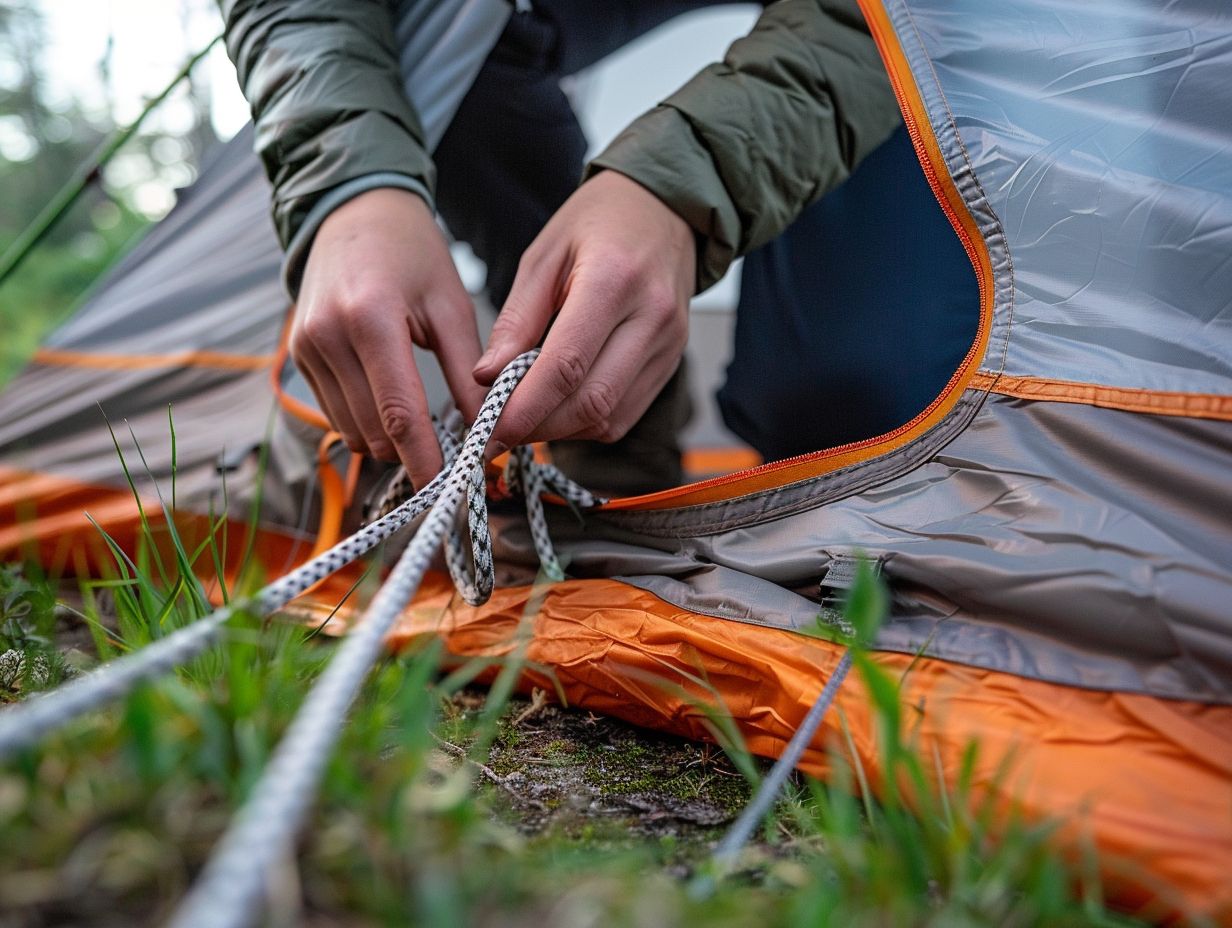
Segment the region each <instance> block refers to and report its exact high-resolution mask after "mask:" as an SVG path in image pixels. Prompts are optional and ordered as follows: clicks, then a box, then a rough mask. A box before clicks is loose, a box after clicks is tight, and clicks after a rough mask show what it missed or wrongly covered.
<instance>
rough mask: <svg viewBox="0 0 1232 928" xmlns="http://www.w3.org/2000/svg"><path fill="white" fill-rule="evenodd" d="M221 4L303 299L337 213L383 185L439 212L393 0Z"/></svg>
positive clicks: (289, 279) (293, 279)
mask: <svg viewBox="0 0 1232 928" xmlns="http://www.w3.org/2000/svg"><path fill="white" fill-rule="evenodd" d="M221 5H222V10H223V16H224V18H225V20H226V41H227V51H228V53H229V54H230V56H231V60H232V61H233V62H235V67H236V70H237V72H238V75H239V81H240V87H241V88H242V90H243V91H244V96H245V97H246V98H247V99H248V102H249V105H250V106H251V108H252V115H253V121H254V122H255V124H256V149H257V154H258V155H260V157H261V161H262V163H263V164H264V165H265V171H266V174H267V175H268V176H269V179H270V181H271V183H272V184H273V187H274V191H273V216H274V226H275V228H276V229H277V231H278V237H279V239H280V240H281V242H282V245H283V247H284V248H286V249H287V262H286V266H285V271H284V275H285V279H286V283H287V286H288V289H289V290H290V291H291V292H292V293H294V292H295V291H296V290H297V289H298V285H299V279H300V276H301V274H302V272H303V265H304V261H305V260H306V259H307V254H308V248H309V247H310V245H311V243H312V237H313V235H315V233H316V229H317V227H318V226H319V225H320V223H321V221H322V220H324V218H325V217H326V216H327V215H328V214H329V213H330V211H332V210H333V209H334V208H336V207H337V206H339V205H341V203H342V202H344V201H345V200H347V199H350V198H351V197H353V196H355V195H357V194H358V193H361V192H363V191H364V190H367V189H371V188H373V187H378V186H380V187H402V188H404V189H407V190H410V191H412V192H414V193H417V194H419V195H420V196H422V197H423V198H424V199H425V200H427V201H428V203H429V205H431V204H432V190H433V184H434V181H435V175H434V169H433V166H432V159H431V158H430V156H429V155H428V152H427V151H426V150H425V147H424V142H423V131H422V129H421V127H420V123H419V118H418V117H417V115H416V114H415V111H414V109H413V108H412V107H411V104H410V102H409V101H408V100H407V97H406V93H405V91H404V89H403V86H402V77H401V74H400V72H399V68H398V56H397V52H396V50H395V47H394V36H393V20H392V15H393V14H392V12H391V10H390V8H389V4H388V3H385V2H381V0H282V2H276V0H222V4H221Z"/></svg>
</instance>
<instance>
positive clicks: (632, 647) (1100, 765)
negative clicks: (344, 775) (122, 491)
mask: <svg viewBox="0 0 1232 928" xmlns="http://www.w3.org/2000/svg"><path fill="white" fill-rule="evenodd" d="M539 597H542V604H539V603H538V602H536V600H537V599H538V598H539ZM532 603H534V605H533V606H532V605H531V604H532ZM528 631H529V633H530V639H529V642H528V643H527V650H526V652H525V659H526V661H527V664H528V667H529V668H531V669H528V670H527V671H526V680H525V685H528V686H529V685H535V686H540V687H543V688H544V689H546V690H547V691H548V692H549V693H553V692H554V693H556V694H558V696H559V697H561V698H564V699H565V700H567V701H568V703H569V704H571V705H574V706H577V707H579V708H583V709H591V710H594V711H598V712H604V713H607V714H611V715H615V716H617V717H619V718H623V719H625V720H627V721H630V722H632V723H634V724H638V725H644V726H648V727H652V728H657V729H660V730H666V731H671V732H675V733H677V734H680V735H684V736H686V737H691V738H710V737H712V733H711V731H710V729H709V727H708V724H707V718H706V715H705V713H704V712H703V711H702V707H714V708H716V709H717V710H718V711H720V712H721V713H723V714H724V715H730V717H731V718H733V719H734V720H735V721H736V722H737V724H738V725H739V726H740V729H741V732H742V734H743V736H744V738H745V741H746V744H747V746H748V747H749V749H750V750H752V751H753V752H754V753H756V754H760V755H763V756H777V755H778V754H779V753H780V751H781V750H782V747H783V745H784V744H785V743H786V742H787V741H788V739H789V738H790V737H791V735H792V732H793V731H794V730H795V726H796V725H797V724H798V723H799V722H800V720H801V719H802V718H803V717H804V715H805V713H806V712H807V711H808V708H809V706H810V705H811V704H812V701H813V700H814V699H815V698H816V696H817V693H818V692H819V691H820V689H821V686H822V685H823V683H824V682H825V680H826V679H828V677H829V675H830V674H831V673H832V672H833V670H834V667H835V666H836V665H837V663H838V661H839V658H840V655H841V653H842V647H841V646H840V645H836V644H832V643H830V642H827V641H823V640H820V639H818V638H814V637H807V636H802V635H800V634H797V633H792V632H786V631H781V630H777V629H768V628H758V627H752V626H748V625H744V624H741V623H739V622H730V621H724V620H721V619H714V618H711V617H709V616H705V615H699V614H696V613H692V612H689V611H688V610H683V609H680V608H678V607H676V606H674V605H671V604H669V603H666V602H664V601H663V600H661V599H659V598H657V597H656V596H654V595H652V594H650V593H648V592H646V591H644V590H639V589H636V588H634V587H631V586H629V585H627V584H623V583H619V582H616V581H612V580H568V581H565V582H564V583H559V584H554V585H552V586H550V587H547V588H546V589H545V588H532V587H529V586H525V587H513V588H509V587H506V588H503V589H498V590H496V592H495V594H494V596H493V600H492V601H491V602H490V603H489V604H488V605H487V606H485V607H482V608H479V609H471V608H468V607H463V606H460V605H459V604H458V602H457V600H456V597H454V596H453V595H452V589H451V588H449V586H448V583H447V581H445V580H443V579H438V580H437V584H436V586H435V588H434V589H432V588H429V589H428V590H426V591H425V593H424V594H422V595H421V596H420V597H419V598H418V599H417V600H416V601H415V603H413V604H412V606H411V607H410V608H408V610H407V611H406V613H405V615H404V619H403V621H402V623H401V625H400V626H399V627H398V629H397V631H396V632H395V641H394V644H395V645H396V646H398V645H400V646H408V645H410V644H412V643H413V642H414V641H415V640H417V639H418V638H419V637H420V636H429V637H430V636H436V635H441V636H442V637H443V638H444V640H445V643H446V646H447V648H448V649H449V651H450V652H451V653H453V654H455V655H458V656H460V657H471V656H481V655H482V656H495V655H504V654H509V653H511V652H512V651H513V650H514V649H515V648H517V647H520V646H521V645H520V644H518V642H521V641H523V640H524V639H523V637H522V636H523V635H524V634H525V633H526V632H528ZM877 660H878V662H879V663H880V664H881V665H882V666H883V667H884V668H885V669H886V670H887V671H888V672H889V673H890V674H891V675H892V676H893V677H894V678H896V679H898V678H902V679H903V681H904V682H903V686H904V691H903V700H904V704H905V705H910V706H915V707H918V710H917V711H915V712H912V713H910V722H909V731H910V736H911V737H912V738H914V739H916V740H917V743H918V747H919V749H920V751H921V756H923V757H930V758H931V757H935V758H937V760H938V763H939V764H940V767H941V769H943V770H944V771H945V778H946V781H947V782H948V783H949V784H951V785H953V783H954V781H955V779H956V776H957V772H958V770H959V769H960V766H961V764H962V755H963V752H964V750H965V749H966V747H967V746H968V744H969V743H970V742H971V741H972V740H978V741H979V744H980V751H979V753H978V755H977V760H976V769H975V776H974V779H973V782H974V783H975V784H976V789H977V791H976V797H975V798H976V799H977V800H978V798H979V796H981V795H984V794H985V791H987V793H988V794H990V795H991V796H992V798H993V799H994V800H995V801H996V802H997V803H998V805H999V807H1000V808H1001V809H1002V810H1003V811H1004V812H1006V813H1008V810H1009V809H1010V808H1011V803H1016V806H1015V808H1017V810H1018V811H1019V812H1021V813H1022V814H1023V815H1025V817H1026V818H1027V819H1028V820H1032V819H1037V818H1038V817H1040V816H1047V817H1050V818H1052V819H1056V820H1059V821H1061V822H1064V825H1063V827H1062V831H1061V833H1060V834H1058V836H1057V844H1058V846H1059V847H1060V848H1062V849H1063V851H1064V852H1065V853H1067V854H1071V855H1074V856H1075V857H1077V856H1078V855H1079V854H1081V853H1082V849H1083V848H1084V847H1085V846H1086V843H1087V842H1093V843H1094V845H1095V846H1096V847H1097V848H1098V849H1099V851H1100V852H1101V855H1102V857H1101V862H1102V865H1103V866H1104V868H1105V872H1104V874H1103V877H1104V880H1105V888H1106V889H1107V891H1108V894H1109V896H1110V898H1111V899H1112V900H1113V901H1114V902H1115V903H1117V904H1119V905H1124V906H1131V907H1132V906H1138V905H1142V904H1147V903H1151V904H1154V905H1156V906H1159V905H1162V906H1164V907H1166V908H1165V909H1163V910H1161V909H1159V908H1156V909H1154V913H1155V914H1156V916H1157V917H1158V916H1161V915H1162V914H1163V912H1164V911H1166V910H1167V909H1172V908H1175V909H1182V910H1186V911H1189V912H1195V911H1199V912H1208V913H1213V914H1216V915H1217V916H1218V915H1220V914H1223V915H1224V917H1227V916H1228V915H1232V884H1229V883H1228V882H1227V880H1226V874H1227V873H1228V872H1229V870H1230V869H1232V808H1229V806H1228V804H1227V798H1226V797H1227V790H1226V787H1227V783H1228V782H1229V779H1232V754H1229V753H1228V751H1227V750H1226V746H1227V744H1228V743H1229V740H1230V739H1232V707H1227V706H1204V705H1200V704H1196V703H1192V702H1180V701H1161V700H1157V699H1153V698H1151V697H1146V696H1138V695H1133V694H1125V693H1102V692H1095V691H1091V690H1079V689H1073V688H1069V687H1059V686H1055V685H1052V684H1049V683H1044V682H1040V681H1037V680H1030V679H1024V678H1022V677H1018V676H1015V675H1010V674H1003V673H998V672H995V671H988V670H980V669H975V668H970V667H965V666H961V665H958V664H954V663H951V662H948V661H938V660H932V659H929V658H922V659H918V660H917V659H915V658H913V657H912V656H910V655H900V654H893V653H885V654H880V655H878V657H877ZM543 668H549V669H548V670H546V671H545V670H544V669H543ZM908 668H910V669H908ZM870 704H871V701H870V699H869V698H868V695H867V693H866V692H865V690H864V688H863V686H862V685H861V684H860V683H859V682H858V681H857V680H852V681H849V682H848V684H847V685H846V686H845V687H844V688H843V689H842V690H841V691H840V694H839V697H838V707H839V708H840V709H841V710H842V711H841V713H840V712H833V713H831V714H829V715H828V716H827V718H826V721H825V723H824V725H823V730H822V733H821V734H820V735H819V736H818V738H817V740H816V741H815V743H814V746H813V748H812V749H811V750H810V751H808V752H807V753H806V755H805V760H804V762H803V764H802V767H803V769H805V770H806V771H808V772H809V773H811V774H813V775H815V776H825V775H826V774H827V772H828V770H829V763H830V762H829V759H828V756H827V751H828V750H837V751H839V752H840V753H846V748H845V747H844V745H845V740H844V734H843V731H842V728H841V726H842V725H844V724H845V725H846V727H847V730H848V731H849V732H850V734H851V738H852V742H853V743H854V746H855V750H856V751H857V753H858V755H859V759H860V762H861V763H862V764H863V765H864V768H865V770H866V771H868V773H869V775H870V778H871V779H872V782H873V783H874V785H875V784H877V782H878V780H879V779H880V777H881V774H882V766H881V757H880V755H879V752H878V745H877V740H876V739H877V736H876V725H875V722H874V719H873V718H872V717H871V715H870V709H869V706H870ZM840 719H844V720H845V722H843V721H840ZM1007 757H1008V758H1009V761H1010V766H1009V771H1008V773H1005V772H1003V771H1000V767H1001V765H1002V763H1003V762H1004V761H1006V759H1007ZM997 820H998V821H1001V822H1004V821H1005V820H1006V815H1001V816H999V817H998V819H997ZM1144 836H1149V837H1144Z"/></svg>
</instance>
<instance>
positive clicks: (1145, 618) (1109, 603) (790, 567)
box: [498, 396, 1232, 703]
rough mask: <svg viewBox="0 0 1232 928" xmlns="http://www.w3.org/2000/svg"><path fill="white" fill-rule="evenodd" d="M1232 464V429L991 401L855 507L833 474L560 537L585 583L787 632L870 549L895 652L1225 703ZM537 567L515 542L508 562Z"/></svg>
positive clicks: (505, 540) (889, 645) (570, 527)
mask: <svg viewBox="0 0 1232 928" xmlns="http://www.w3.org/2000/svg"><path fill="white" fill-rule="evenodd" d="M1230 447H1232V423H1227V422H1212V421H1204V420H1192V419H1178V418H1175V417H1153V416H1141V415H1137V414H1134V413H1126V412H1120V411H1117V410H1109V409H1099V408H1095V407H1088V406H1078V405H1068V404H1050V403H1031V402H1025V401H1021V400H1015V399H1012V398H1008V397H999V396H993V397H989V398H988V399H987V400H986V401H985V403H984V405H983V406H982V408H981V409H980V411H979V412H978V413H977V414H976V416H975V418H974V419H973V420H972V422H971V424H970V425H968V426H967V427H966V429H965V430H963V431H962V432H961V433H960V434H959V435H958V436H957V437H954V438H952V439H951V440H950V441H949V442H948V443H947V444H945V445H944V447H942V448H941V449H940V450H939V451H937V452H936V453H935V454H934V455H933V456H932V458H931V459H930V460H929V461H927V462H926V463H924V464H923V465H920V466H918V467H915V468H913V469H910V470H908V471H907V472H906V473H904V474H902V475H900V476H898V477H896V478H894V479H890V480H886V481H883V482H881V483H880V484H878V485H876V486H875V487H874V488H872V489H865V490H864V491H863V492H860V493H858V494H854V495H842V494H843V493H844V490H843V489H842V484H839V485H838V489H837V491H835V492H833V493H832V494H831V495H827V483H828V480H829V476H827V477H824V478H817V479H815V480H812V481H804V482H801V483H799V484H795V485H793V486H790V487H785V488H781V489H779V490H775V491H768V492H765V493H761V494H756V495H754V496H749V497H744V498H741V499H737V500H731V501H728V502H726V503H723V504H715V505H712V506H707V507H698V508H699V510H700V511H699V512H697V513H690V512H689V511H688V510H680V511H676V512H667V513H665V512H651V513H633V512H628V513H611V514H596V515H591V516H588V517H587V519H586V523H585V525H584V526H579V524H578V522H577V521H576V520H575V519H574V518H573V516H572V515H571V514H569V513H559V514H558V515H559V518H557V519H555V520H554V522H553V525H552V537H553V538H554V539H556V540H557V543H558V545H559V546H560V549H561V551H562V554H563V556H565V557H566V558H567V559H568V561H569V563H570V572H571V573H572V574H574V575H580V576H596V575H608V576H610V575H613V574H617V575H620V576H622V577H624V578H625V579H627V580H628V582H630V583H634V584H637V585H639V586H643V587H645V588H646V589H648V590H652V591H654V592H655V593H656V594H658V595H660V596H662V597H663V598H665V599H667V600H668V601H670V602H673V603H675V604H676V605H678V606H680V607H681V608H683V609H687V610H690V611H694V612H700V613H705V614H708V615H715V616H724V617H730V618H735V619H741V620H746V621H757V622H760V623H763V624H772V625H779V626H780V627H784V628H799V627H802V626H804V625H807V624H808V623H809V622H810V621H811V619H812V617H813V615H814V614H815V612H816V607H815V602H816V601H817V599H818V598H819V596H820V590H819V588H818V583H819V581H820V579H821V577H822V575H823V574H824V572H825V568H826V565H827V564H828V563H829V561H830V559H831V558H832V557H836V556H839V555H848V554H852V553H854V552H865V553H867V554H869V555H871V556H878V557H882V558H883V559H884V563H883V575H884V576H885V577H886V579H887V580H888V582H889V584H890V587H891V590H892V591H893V592H894V603H893V607H892V610H891V617H890V620H889V621H888V622H887V623H886V624H885V625H884V626H883V629H882V633H881V636H880V638H879V639H878V642H877V644H878V647H880V648H886V649H889V650H895V651H901V652H904V653H909V654H910V653H916V652H917V651H918V650H920V649H921V648H923V649H925V653H927V654H929V655H931V656H934V657H940V658H944V659H947V660H952V661H958V662H961V663H964V664H969V665H972V666H979V667H984V668H988V669H992V670H998V671H1003V672H1008V673H1015V674H1019V675H1022V676H1025V677H1031V678H1034V679H1040V680H1049V681H1052V682H1056V683H1065V684H1069V685H1071V686H1079V687H1084V688H1091V689H1100V690H1122V691H1126V692H1138V693H1149V694H1153V695H1156V696H1166V697H1170V698H1178V699H1198V700H1210V701H1214V702H1224V703H1228V702H1232V636H1230V635H1229V634H1228V609H1227V604H1228V603H1229V602H1232V569H1230V566H1229V564H1228V556H1229V552H1232V524H1230V523H1229V522H1228V520H1227V519H1226V517H1225V516H1224V515H1223V512H1224V511H1225V509H1226V500H1227V493H1228V476H1227V475H1228V470H1227V462H1228V450H1229V448H1230ZM742 515H743V516H744V518H743V519H742V518H741V516H742ZM690 520H692V524H691V525H690ZM679 523H683V524H684V525H685V527H686V529H685V530H684V531H677V530H678V529H679V528H680V524H679ZM706 525H708V526H710V527H709V529H707V528H705V527H704V526H706ZM690 527H691V528H692V530H693V531H692V532H689V531H688V528H690ZM528 552H529V549H528V548H527V547H526V545H525V541H524V539H523V538H522V536H521V533H520V531H519V530H518V529H517V528H516V526H515V527H512V528H511V530H509V531H505V532H502V533H501V536H500V538H499V545H498V553H500V554H501V555H503V556H506V557H510V558H516V559H518V560H525V559H528V558H529V553H528Z"/></svg>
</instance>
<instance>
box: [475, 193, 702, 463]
mask: <svg viewBox="0 0 1232 928" xmlns="http://www.w3.org/2000/svg"><path fill="white" fill-rule="evenodd" d="M695 247H696V246H695V244H694V241H693V232H692V230H691V229H690V228H689V226H688V225H687V224H686V223H685V222H684V220H682V219H681V218H680V217H679V216H677V215H676V214H675V213H674V212H672V211H671V210H670V209H669V208H668V207H667V206H666V205H665V204H664V203H663V202H662V201H661V200H659V199H658V198H657V197H656V196H654V194H652V193H650V191H648V190H647V189H646V188H644V187H642V186H641V185H640V184H638V183H636V182H635V181H632V180H630V179H629V178H627V177H625V176H624V175H622V174H619V173H616V172H614V171H604V172H603V173H601V174H598V175H597V176H595V177H594V178H592V179H591V180H589V181H587V182H586V183H584V184H583V185H582V186H581V187H579V188H578V190H577V191H575V192H574V194H573V195H572V196H571V197H570V198H569V199H568V200H567V201H566V202H565V204H564V205H563V206H562V207H561V208H560V210H559V211H558V212H557V213H556V215H555V216H553V217H552V219H551V221H549V222H548V224H547V225H546V226H545V227H544V229H543V231H542V232H541V233H539V237H538V238H536V239H535V241H534V242H533V243H532V244H531V246H530V248H528V249H527V250H526V253H525V254H524V255H523V256H522V260H521V263H520V264H519V265H518V273H517V277H516V278H515V280H514V283H513V289H512V290H511V291H510V293H509V299H508V300H507V301H506V302H505V306H504V308H503V309H502V310H501V314H500V316H499V317H498V318H497V321H496V325H495V327H494V328H493V330H492V336H491V338H490V339H489V341H488V350H487V352H486V353H485V354H484V356H483V358H482V359H481V360H480V362H479V363H478V364H477V365H476V366H475V370H474V374H475V379H476V380H477V381H479V382H480V383H485V384H490V383H491V382H492V380H493V379H494V378H495V377H496V375H497V374H499V373H500V371H501V368H503V367H504V366H505V365H506V364H508V363H509V362H510V361H511V360H513V358H515V357H516V356H517V355H518V354H520V353H521V352H523V351H527V350H528V349H530V348H533V347H534V346H535V345H537V344H538V343H539V340H540V339H541V338H543V333H544V332H545V331H546V330H547V328H548V324H549V323H552V328H551V331H550V332H548V335H547V339H546V340H545V341H544V343H543V350H542V352H541V354H540V356H539V359H538V360H537V361H536V362H535V363H534V365H533V366H532V367H531V369H530V371H529V372H528V373H527V374H526V377H525V378H524V379H523V381H522V383H521V384H520V385H519V386H518V388H517V389H516V390H515V391H514V393H513V396H512V397H511V398H510V400H509V403H508V405H507V406H506V407H505V411H504V413H503V414H502V415H501V418H500V421H499V423H498V424H497V427H496V431H495V432H494V434H493V441H492V444H491V446H490V448H491V449H492V451H493V452H499V451H501V450H504V449H506V448H511V447H513V446H514V445H518V444H522V443H525V442H528V441H553V440H556V439H565V438H570V439H576V438H589V439H597V440H599V441H608V442H611V441H616V440H617V439H619V438H621V437H622V436H624V434H625V433H626V432H627V431H628V430H629V429H630V428H631V427H632V426H633V424H634V423H635V422H637V420H638V419H639V418H640V417H641V415H642V413H644V412H645V411H646V408H647V407H648V406H649V405H650V403H651V401H652V400H653V399H654V398H655V396H656V395H657V394H658V392H659V390H660V389H661V388H662V387H663V385H664V384H665V383H666V382H667V380H668V378H669V377H671V375H672V372H673V371H675V370H676V367H677V365H678V363H679V361H680V356H681V354H682V353H683V351H684V346H685V342H686V341H687V339H688V311H689V297H690V296H692V294H693V289H694V283H695V280H696V269H695V264H694V260H695V256H694V249H695ZM558 311H559V314H558ZM554 316H555V317H556V319H555V322H552V319H553V317H554Z"/></svg>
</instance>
